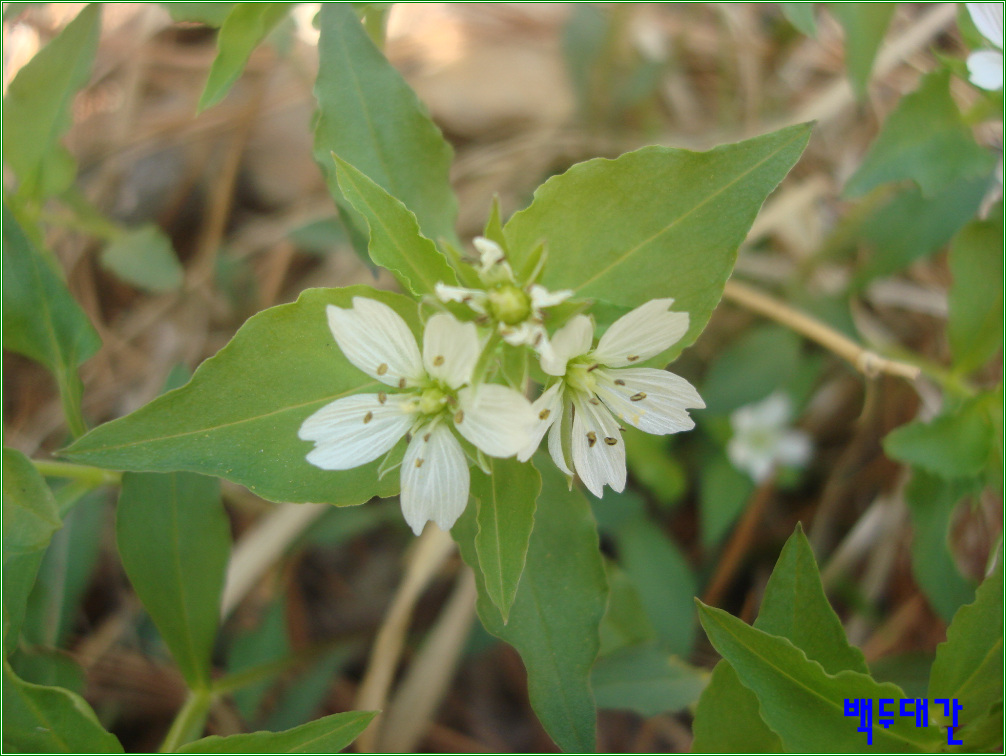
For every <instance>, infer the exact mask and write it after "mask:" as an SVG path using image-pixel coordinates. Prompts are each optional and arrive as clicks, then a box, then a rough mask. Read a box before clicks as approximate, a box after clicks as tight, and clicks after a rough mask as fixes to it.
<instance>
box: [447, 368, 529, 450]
mask: <svg viewBox="0 0 1006 756" xmlns="http://www.w3.org/2000/svg"><path fill="white" fill-rule="evenodd" d="M458 407H459V410H458V412H456V413H455V414H454V427H455V428H457V429H458V432H459V433H461V435H462V436H464V437H465V438H466V439H468V440H469V441H471V442H472V443H473V444H475V446H477V447H478V448H479V449H481V450H482V451H484V452H485V453H486V454H488V455H489V456H491V457H512V456H514V455H515V454H517V453H518V452H520V451H521V450H522V449H524V448H525V447H526V446H527V445H528V443H529V442H530V439H531V433H532V431H533V429H534V426H535V420H536V419H537V418H536V416H535V414H534V410H532V408H531V403H530V402H529V401H528V400H527V399H525V398H524V396H522V395H521V394H519V393H517V392H516V391H514V390H513V389H512V388H508V387H506V386H500V385H497V384H495V383H486V384H481V385H478V386H469V387H467V388H464V389H461V391H459V392H458Z"/></svg>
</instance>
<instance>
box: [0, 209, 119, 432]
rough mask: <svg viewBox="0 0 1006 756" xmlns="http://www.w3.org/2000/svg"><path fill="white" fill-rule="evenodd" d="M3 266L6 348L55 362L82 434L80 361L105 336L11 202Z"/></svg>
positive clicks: (68, 411) (67, 407) (70, 414)
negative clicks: (13, 210)
mask: <svg viewBox="0 0 1006 756" xmlns="http://www.w3.org/2000/svg"><path fill="white" fill-rule="evenodd" d="M3 272H4V275H3V342H4V348H5V349H10V350H12V351H14V352H19V353H20V354H23V355H25V356H26V357H30V358H31V359H33V360H36V361H37V362H41V363H42V364H43V365H45V366H46V367H47V368H49V370H50V371H51V372H52V373H53V375H54V376H55V377H56V384H57V385H58V386H59V393H60V397H61V399H62V401H63V411H64V413H65V415H66V418H67V422H68V423H69V425H70V429H71V430H72V431H73V432H74V433H75V434H78V435H79V434H81V433H83V432H84V431H85V428H84V421H83V419H82V417H81V414H80V392H81V385H80V378H79V377H78V376H77V366H78V365H80V363H82V362H83V361H84V360H86V359H87V358H88V357H90V356H91V355H92V354H94V353H95V352H96V351H98V347H100V346H101V339H99V338H98V334H97V333H95V331H94V329H93V328H92V327H91V323H90V322H89V321H88V319H87V315H85V314H84V311H83V310H81V309H80V307H79V306H78V305H77V303H76V302H75V301H74V300H73V297H72V296H70V292H69V291H68V290H67V288H66V284H64V283H63V280H62V279H61V278H60V276H59V274H58V273H57V272H56V271H55V270H54V269H53V268H52V266H51V265H50V263H49V261H48V260H47V259H46V258H44V257H43V256H42V254H41V253H40V252H39V251H38V249H36V248H35V245H34V244H32V243H31V242H30V241H29V239H28V237H27V236H26V235H25V233H24V231H23V230H22V229H21V227H20V226H19V225H18V223H17V221H16V220H15V219H14V215H13V213H11V212H10V210H9V209H8V208H7V206H6V205H4V208H3Z"/></svg>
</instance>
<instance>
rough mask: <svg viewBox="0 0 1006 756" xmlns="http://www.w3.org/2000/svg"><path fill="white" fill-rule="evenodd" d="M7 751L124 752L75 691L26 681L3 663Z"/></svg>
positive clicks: (5, 746)
mask: <svg viewBox="0 0 1006 756" xmlns="http://www.w3.org/2000/svg"><path fill="white" fill-rule="evenodd" d="M3 702H4V712H3V746H4V752H5V753H122V745H121V744H120V743H119V740H118V738H116V737H115V736H114V735H112V734H111V733H110V732H107V731H106V730H105V729H104V728H103V727H102V726H101V724H100V723H99V722H98V718H97V717H96V716H95V715H94V711H93V710H92V709H91V707H90V706H88V705H87V702H86V701H85V700H84V699H83V698H81V697H80V696H78V695H77V694H76V693H71V692H70V691H68V690H66V689H64V688H54V687H50V686H48V685H34V684H32V683H29V682H25V681H24V680H22V679H21V678H20V677H18V676H17V675H16V674H14V671H13V670H12V669H11V668H10V665H8V664H7V662H6V661H5V662H4V663H3Z"/></svg>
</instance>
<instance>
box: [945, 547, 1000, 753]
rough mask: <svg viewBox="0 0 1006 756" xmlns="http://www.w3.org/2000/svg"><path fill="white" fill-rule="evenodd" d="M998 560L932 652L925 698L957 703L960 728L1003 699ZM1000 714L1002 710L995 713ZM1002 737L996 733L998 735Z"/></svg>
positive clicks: (998, 559)
mask: <svg viewBox="0 0 1006 756" xmlns="http://www.w3.org/2000/svg"><path fill="white" fill-rule="evenodd" d="M1002 672H1003V557H1002V553H1001V552H1000V553H999V554H998V555H997V557H996V566H995V570H994V571H993V573H992V574H991V575H989V576H988V577H987V578H986V579H985V581H984V582H983V583H982V584H981V585H980V586H979V587H978V591H977V593H976V596H975V601H974V603H973V604H967V605H966V606H962V607H961V608H960V609H959V610H958V612H957V614H956V615H954V621H953V622H951V623H950V627H949V628H947V640H946V642H945V643H941V644H940V645H939V646H937V648H936V661H935V662H933V669H932V672H931V674H930V676H929V696H930V698H956V699H958V700H959V701H960V703H961V705H962V706H963V707H964V708H963V709H962V710H961V715H960V716H961V723H962V724H968V723H969V722H973V721H976V720H978V719H979V718H980V717H981V716H982V715H983V714H985V713H986V712H988V710H989V709H990V708H991V707H992V706H993V705H994V704H996V703H999V705H1000V707H1001V706H1002V700H1003V675H1002ZM1000 712H1001V708H1000ZM1000 735H1001V731H1000Z"/></svg>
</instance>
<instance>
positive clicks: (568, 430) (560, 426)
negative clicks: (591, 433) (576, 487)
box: [548, 400, 573, 476]
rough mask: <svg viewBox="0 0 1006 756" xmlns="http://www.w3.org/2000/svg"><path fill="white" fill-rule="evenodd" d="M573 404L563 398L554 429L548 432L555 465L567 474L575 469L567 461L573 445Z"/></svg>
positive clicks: (549, 451) (571, 473) (549, 447)
mask: <svg viewBox="0 0 1006 756" xmlns="http://www.w3.org/2000/svg"><path fill="white" fill-rule="evenodd" d="M572 418H573V404H572V403H571V402H570V401H569V400H563V401H562V402H561V403H560V404H559V410H558V414H557V415H556V417H555V421H554V422H553V423H552V430H550V431H549V432H548V453H549V454H551V455H552V461H553V462H555V466H556V467H558V468H559V469H560V470H562V471H563V473H565V474H566V475H569V476H572V475H573V471H572V470H570V469H569V464H568V463H567V462H566V451H567V449H568V448H570V447H571V443H570V439H571V438H572V432H573V430H572V428H573V420H572ZM564 437H565V439H566V444H565V446H566V448H563V438H564Z"/></svg>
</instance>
